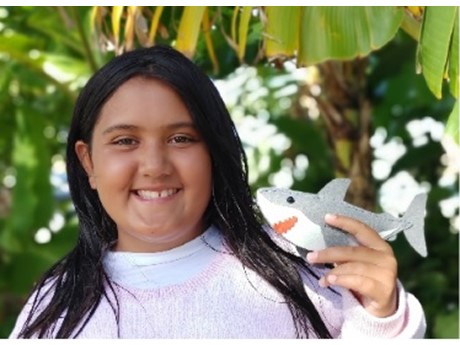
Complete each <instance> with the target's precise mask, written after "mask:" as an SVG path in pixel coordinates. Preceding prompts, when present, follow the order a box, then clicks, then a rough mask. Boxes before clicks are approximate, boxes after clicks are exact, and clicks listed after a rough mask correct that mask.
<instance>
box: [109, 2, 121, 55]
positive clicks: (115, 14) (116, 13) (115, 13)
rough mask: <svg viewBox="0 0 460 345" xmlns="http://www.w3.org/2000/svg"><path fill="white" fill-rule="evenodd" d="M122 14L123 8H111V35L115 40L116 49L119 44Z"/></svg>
mask: <svg viewBox="0 0 460 345" xmlns="http://www.w3.org/2000/svg"><path fill="white" fill-rule="evenodd" d="M122 14H123V6H113V8H112V18H111V22H112V33H113V37H114V38H115V46H116V47H117V48H118V45H119V42H120V21H121V16H122Z"/></svg>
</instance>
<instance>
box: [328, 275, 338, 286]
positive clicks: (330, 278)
mask: <svg viewBox="0 0 460 345" xmlns="http://www.w3.org/2000/svg"><path fill="white" fill-rule="evenodd" d="M327 281H328V282H329V283H330V284H334V283H335V282H336V281H337V276H335V275H333V274H330V275H328V276H327Z"/></svg>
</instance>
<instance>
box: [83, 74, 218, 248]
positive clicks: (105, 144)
mask: <svg viewBox="0 0 460 345" xmlns="http://www.w3.org/2000/svg"><path fill="white" fill-rule="evenodd" d="M75 150H76V152H77V155H78V157H79V159H80V161H81V163H82V165H83V167H84V168H85V170H86V172H87V174H88V177H89V183H90V185H91V187H92V188H93V189H95V190H97V193H98V195H99V198H100V200H101V203H102V205H103V206H104V208H105V210H106V211H107V213H108V214H109V215H110V217H111V218H112V219H113V220H114V221H115V223H116V225H117V229H118V243H117V245H116V248H115V250H120V251H136V252H148V251H164V250H168V249H171V248H174V247H177V246H179V245H181V244H183V243H185V242H187V241H189V240H191V239H193V238H195V237H196V236H198V235H199V234H201V233H202V232H203V231H204V230H205V229H204V227H205V224H204V223H203V214H204V212H205V210H206V208H207V205H208V202H209V200H210V196H211V183H212V182H211V181H212V176H211V159H210V155H209V152H208V150H207V147H206V145H205V143H204V142H203V141H202V138H201V136H200V134H199V133H198V131H197V130H196V128H195V126H194V124H193V121H192V118H191V116H190V113H189V111H188V110H187V108H186V107H185V105H184V103H183V102H182V100H181V99H180V98H179V96H178V95H177V94H176V93H175V92H174V91H173V90H172V89H171V88H170V87H169V86H167V85H166V84H164V83H162V82H160V81H156V80H153V79H146V78H141V77H135V78H132V79H130V80H128V81H127V82H125V83H124V84H123V85H122V86H120V87H119V88H118V90H117V91H116V92H115V93H114V94H113V95H112V97H111V98H110V99H109V100H108V101H107V102H106V104H105V105H104V106H103V108H102V111H101V114H100V117H99V119H98V121H97V123H96V125H95V127H94V132H93V138H92V142H91V147H89V145H87V144H85V143H84V142H82V141H79V142H77V143H76V144H75Z"/></svg>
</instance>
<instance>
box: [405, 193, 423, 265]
mask: <svg viewBox="0 0 460 345" xmlns="http://www.w3.org/2000/svg"><path fill="white" fill-rule="evenodd" d="M426 199H427V195H426V194H418V195H416V196H415V198H414V200H412V202H411V204H410V205H409V208H408V209H407V211H406V213H405V214H404V216H403V217H402V219H403V220H404V221H407V222H409V223H411V224H412V226H411V227H409V228H408V229H407V230H405V231H404V235H405V236H406V239H407V241H408V242H409V243H410V245H411V246H412V247H413V248H414V249H415V250H416V251H417V253H419V254H420V255H421V256H423V257H426V256H427V254H428V253H427V248H426V241H425V231H424V225H425V205H426Z"/></svg>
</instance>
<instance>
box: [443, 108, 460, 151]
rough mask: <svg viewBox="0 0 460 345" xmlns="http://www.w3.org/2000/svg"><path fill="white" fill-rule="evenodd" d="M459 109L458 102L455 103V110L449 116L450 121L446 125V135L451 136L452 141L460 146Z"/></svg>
mask: <svg viewBox="0 0 460 345" xmlns="http://www.w3.org/2000/svg"><path fill="white" fill-rule="evenodd" d="M459 116H460V114H459V109H458V100H457V101H456V102H455V105H454V108H453V109H452V112H451V113H450V115H449V119H448V120H447V124H446V131H445V132H446V135H448V136H450V137H451V138H452V139H454V141H455V142H456V143H457V144H460V142H459V135H460V134H459V130H458V126H459Z"/></svg>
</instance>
